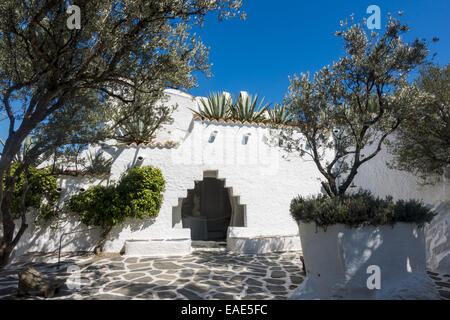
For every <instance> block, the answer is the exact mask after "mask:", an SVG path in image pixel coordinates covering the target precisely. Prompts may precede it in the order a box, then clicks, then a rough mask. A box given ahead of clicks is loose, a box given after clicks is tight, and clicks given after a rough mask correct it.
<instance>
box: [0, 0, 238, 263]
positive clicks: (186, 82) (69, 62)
mask: <svg viewBox="0 0 450 320" xmlns="http://www.w3.org/2000/svg"><path fill="white" fill-rule="evenodd" d="M70 4H71V5H74V6H77V7H76V8H78V9H79V10H69V14H68V13H67V12H68V9H70V8H69V1H61V0H2V1H1V2H0V48H1V49H0V101H1V102H0V112H1V113H4V114H6V116H7V119H6V120H4V121H7V122H8V126H9V129H8V136H7V137H6V139H5V143H4V147H3V150H2V153H1V158H0V183H1V184H2V185H1V186H0V204H1V205H0V208H1V218H2V227H3V228H2V229H3V230H2V231H3V238H2V240H1V243H0V266H3V265H5V264H6V263H7V261H8V259H9V256H10V254H11V252H12V250H13V249H14V246H15V244H16V243H17V241H18V240H19V239H20V237H21V235H22V234H23V231H24V230H25V229H26V227H27V224H26V223H22V228H21V229H20V230H19V231H18V232H16V230H15V229H16V228H15V224H14V221H13V215H12V214H11V209H10V202H11V201H10V200H9V199H10V198H11V195H12V192H13V190H14V184H15V182H16V181H17V179H18V177H19V176H20V174H21V172H22V171H24V170H26V168H27V166H28V165H29V163H32V162H34V161H36V159H37V158H39V157H40V156H42V155H43V154H46V153H47V152H49V150H51V149H53V150H55V148H58V147H59V146H61V145H62V146H65V145H67V143H72V142H79V141H81V142H83V141H84V140H87V135H83V134H81V133H82V132H83V131H84V132H86V131H89V132H90V133H92V138H96V137H98V136H97V131H98V130H96V129H102V130H103V129H107V128H105V126H101V125H99V122H105V120H106V119H107V118H105V116H104V115H105V112H106V111H107V107H106V104H107V102H111V101H118V102H121V103H124V104H126V105H128V107H127V108H128V112H126V113H125V116H124V117H123V118H122V119H118V120H117V122H116V125H117V124H120V123H122V121H125V120H126V119H127V117H128V116H129V115H131V114H133V113H134V112H137V111H138V109H139V105H141V104H137V107H136V104H134V97H135V96H136V92H139V93H140V94H144V93H145V94H146V95H149V96H151V97H153V98H154V100H155V99H157V98H159V97H161V96H162V95H163V90H164V89H165V88H166V87H174V88H190V87H192V86H193V85H194V84H195V78H194V77H193V72H194V71H201V72H209V71H208V70H209V63H208V50H207V48H206V47H205V46H204V44H203V43H202V42H201V41H200V40H199V38H198V37H197V36H195V35H193V34H191V31H190V30H191V27H192V26H193V25H194V24H199V23H201V22H202V19H203V17H204V16H205V15H206V14H207V13H208V12H216V13H217V14H218V16H219V18H221V19H222V18H224V17H233V16H235V15H237V14H239V7H240V5H241V2H240V1H231V0H214V1H210V0H152V1H147V0H96V1H90V0H76V1H75V0H74V1H73V3H70ZM71 8H72V9H73V8H75V7H73V6H72V7H71ZM77 12H78V13H80V14H81V21H80V24H79V25H78V23H75V24H74V23H73V20H74V19H75V21H76V20H77V17H73V16H72V15H73V14H76V13H77ZM68 20H69V21H68ZM68 22H70V23H68ZM73 25H75V27H70V28H69V26H73ZM105 108H106V109H105ZM71 117H74V118H71ZM64 124H66V125H69V127H67V126H66V125H64ZM85 127H86V128H85ZM50 129H51V130H50ZM80 129H82V130H83V131H80ZM68 130H69V132H68ZM43 133H46V134H48V136H45V135H44V136H43ZM30 135H32V136H35V137H36V138H40V139H38V141H37V143H36V147H35V149H34V150H33V152H31V153H29V155H30V156H29V157H28V158H27V160H26V161H24V162H23V163H22V165H21V166H19V167H18V168H17V169H16V170H15V171H14V175H13V176H11V177H10V176H9V172H10V167H11V165H12V163H13V159H14V157H15V155H16V154H17V153H18V152H19V151H20V149H21V147H22V143H23V141H24V139H26V137H29V136H30ZM67 137H70V139H67ZM49 138H51V139H49ZM94 140H95V139H94ZM88 142H89V141H88ZM6 176H8V179H6V180H7V181H6V182H4V177H6ZM23 217H24V216H23Z"/></svg>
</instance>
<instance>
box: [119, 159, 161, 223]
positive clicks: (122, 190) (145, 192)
mask: <svg viewBox="0 0 450 320" xmlns="http://www.w3.org/2000/svg"><path fill="white" fill-rule="evenodd" d="M164 190H165V181H164V177H163V175H162V172H161V170H159V169H156V168H154V167H140V168H139V167H137V168H133V169H131V170H129V171H128V172H127V173H126V175H124V176H123V177H122V178H121V179H120V181H119V184H118V186H117V192H118V194H119V196H120V199H121V201H122V203H124V204H125V205H126V207H125V211H126V215H127V216H129V217H136V218H140V219H141V218H143V217H144V216H149V217H155V216H156V215H157V214H158V212H159V209H160V208H161V203H162V199H163V196H162V193H163V191H164Z"/></svg>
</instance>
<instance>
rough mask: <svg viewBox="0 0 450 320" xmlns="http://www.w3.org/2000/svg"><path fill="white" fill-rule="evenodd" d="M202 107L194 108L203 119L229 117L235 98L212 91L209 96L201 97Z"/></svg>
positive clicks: (195, 112)
mask: <svg viewBox="0 0 450 320" xmlns="http://www.w3.org/2000/svg"><path fill="white" fill-rule="evenodd" d="M200 103H201V107H202V108H201V109H199V110H198V111H197V110H193V109H191V111H192V112H194V114H196V115H197V116H199V117H200V118H202V119H216V120H219V119H228V118H229V117H230V115H231V106H232V104H233V99H232V98H231V97H229V96H227V95H225V94H223V93H218V92H216V93H210V94H209V97H208V98H207V99H206V100H205V99H200Z"/></svg>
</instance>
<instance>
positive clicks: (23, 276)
mask: <svg viewBox="0 0 450 320" xmlns="http://www.w3.org/2000/svg"><path fill="white" fill-rule="evenodd" d="M63 284H64V280H59V279H51V278H50V277H48V276H46V275H43V274H41V273H39V272H38V271H37V270H36V269H34V268H32V267H29V268H26V269H24V270H22V271H19V288H18V292H17V295H18V296H19V297H20V296H26V295H30V294H31V293H33V292H38V294H43V295H44V297H46V298H52V297H53V296H54V295H55V293H57V292H58V290H59V288H61V286H62V285H63Z"/></svg>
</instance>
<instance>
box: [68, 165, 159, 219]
mask: <svg viewBox="0 0 450 320" xmlns="http://www.w3.org/2000/svg"><path fill="white" fill-rule="evenodd" d="M164 190H165V181H164V178H163V176H162V173H161V171H160V170H159V169H157V168H154V167H151V166H150V167H142V168H133V169H131V170H129V171H128V172H126V174H125V175H123V176H122V178H121V179H120V181H119V183H118V184H117V185H110V186H93V187H90V188H89V189H88V190H86V191H85V192H83V193H81V194H77V195H74V196H72V197H71V198H70V200H69V201H68V205H67V209H68V210H69V211H71V212H75V213H78V214H79V215H80V221H81V222H83V223H84V224H86V225H88V226H98V227H102V228H108V227H113V226H116V225H120V224H122V223H123V222H124V221H125V219H126V218H138V219H143V218H145V217H156V216H157V215H158V213H159V210H160V208H161V203H162V200H163V195H162V193H163V191H164Z"/></svg>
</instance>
